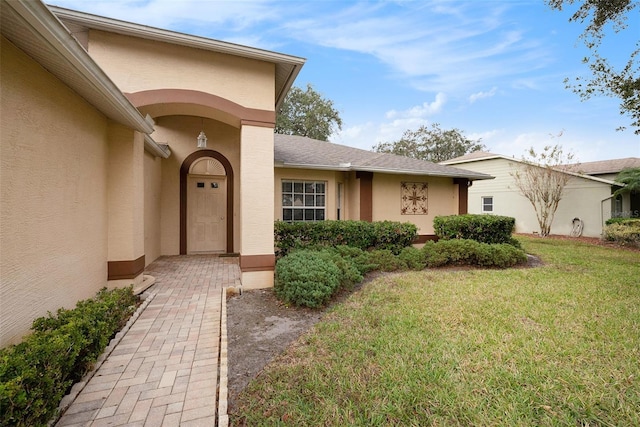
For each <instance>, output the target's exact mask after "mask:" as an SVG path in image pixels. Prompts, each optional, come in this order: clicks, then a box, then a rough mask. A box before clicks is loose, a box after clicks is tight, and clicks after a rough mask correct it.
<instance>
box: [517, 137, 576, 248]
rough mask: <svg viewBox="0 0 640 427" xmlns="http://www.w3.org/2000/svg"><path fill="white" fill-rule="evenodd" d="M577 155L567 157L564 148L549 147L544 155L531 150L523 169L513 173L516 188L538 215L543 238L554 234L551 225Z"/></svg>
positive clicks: (542, 152)
mask: <svg viewBox="0 0 640 427" xmlns="http://www.w3.org/2000/svg"><path fill="white" fill-rule="evenodd" d="M572 160H573V154H571V153H568V154H565V153H564V151H563V150H562V147H561V146H560V145H554V146H550V145H547V146H545V147H544V148H543V149H542V151H541V152H536V151H535V150H534V149H533V148H530V149H529V151H528V152H527V153H526V155H525V156H523V157H522V164H521V166H520V167H518V168H516V169H514V170H513V171H512V172H510V175H511V176H512V177H513V179H514V182H515V185H516V187H518V190H520V193H521V194H522V195H523V196H524V197H526V198H527V199H528V200H529V202H530V203H531V205H532V206H533V209H534V210H535V212H536V218H537V219H538V225H539V227H540V235H541V236H542V237H546V236H548V235H549V233H550V232H551V224H552V223H553V217H554V216H555V213H556V210H557V209H558V204H559V203H560V200H562V193H563V191H564V188H565V186H566V185H567V183H568V182H569V179H571V175H570V174H568V173H566V172H574V171H575V168H576V167H577V165H576V164H573V165H571V164H570V163H571V161H572Z"/></svg>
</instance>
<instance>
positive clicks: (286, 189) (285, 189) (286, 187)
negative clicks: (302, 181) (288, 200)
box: [282, 181, 293, 193]
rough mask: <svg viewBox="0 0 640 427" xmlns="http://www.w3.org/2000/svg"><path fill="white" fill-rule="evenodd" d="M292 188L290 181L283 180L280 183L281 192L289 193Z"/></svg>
mask: <svg viewBox="0 0 640 427" xmlns="http://www.w3.org/2000/svg"><path fill="white" fill-rule="evenodd" d="M292 190H293V184H292V183H291V182H286V181H284V182H283V183H282V192H283V193H291V191H292Z"/></svg>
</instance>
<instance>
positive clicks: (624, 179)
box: [613, 168, 640, 196]
mask: <svg viewBox="0 0 640 427" xmlns="http://www.w3.org/2000/svg"><path fill="white" fill-rule="evenodd" d="M616 182H620V183H622V184H625V186H624V187H622V188H619V189H618V190H616V192H615V193H613V195H614V196H618V195H621V194H625V193H631V192H635V193H640V168H625V169H622V170H621V171H620V173H619V174H618V176H617V177H616Z"/></svg>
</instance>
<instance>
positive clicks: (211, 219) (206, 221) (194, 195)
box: [187, 175, 227, 253]
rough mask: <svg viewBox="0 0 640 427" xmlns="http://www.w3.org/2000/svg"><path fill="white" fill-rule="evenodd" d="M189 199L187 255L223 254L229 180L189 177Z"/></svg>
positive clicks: (216, 177)
mask: <svg viewBox="0 0 640 427" xmlns="http://www.w3.org/2000/svg"><path fill="white" fill-rule="evenodd" d="M187 200H188V203H187V219H188V220H187V230H188V231H187V252H188V253H197V252H224V251H225V249H226V245H227V221H226V217H225V215H226V213H227V183H226V177H224V176H197V175H195V176H194V175H189V179H188V189H187Z"/></svg>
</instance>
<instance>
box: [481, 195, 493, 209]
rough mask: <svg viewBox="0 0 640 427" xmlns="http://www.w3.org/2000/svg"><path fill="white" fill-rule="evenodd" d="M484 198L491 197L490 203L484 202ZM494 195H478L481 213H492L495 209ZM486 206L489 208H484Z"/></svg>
mask: <svg viewBox="0 0 640 427" xmlns="http://www.w3.org/2000/svg"><path fill="white" fill-rule="evenodd" d="M486 199H491V203H486V201H485V200H486ZM494 202H495V200H494V196H480V204H481V209H482V213H493V212H494V210H495V203H494ZM487 206H491V209H486V207H487Z"/></svg>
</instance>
